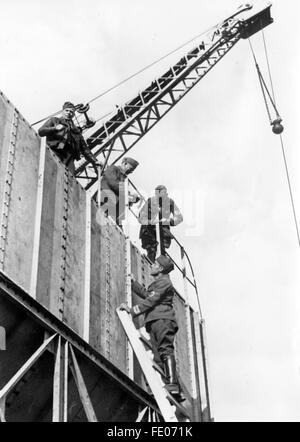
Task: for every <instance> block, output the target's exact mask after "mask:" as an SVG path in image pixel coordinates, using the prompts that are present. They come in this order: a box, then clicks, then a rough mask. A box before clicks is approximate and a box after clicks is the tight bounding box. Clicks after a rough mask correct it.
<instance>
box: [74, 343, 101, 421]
mask: <svg viewBox="0 0 300 442" xmlns="http://www.w3.org/2000/svg"><path fill="white" fill-rule="evenodd" d="M70 351H71V357H72V363H71V370H72V374H73V376H74V379H75V382H76V385H77V388H78V393H79V396H80V399H81V403H82V405H83V408H84V411H85V414H86V417H87V418H88V421H89V422H98V420H97V417H96V414H95V411H94V408H93V405H92V401H91V399H90V397H89V394H88V391H87V388H86V386H85V383H84V379H83V376H82V374H81V371H80V368H79V365H78V362H77V359H76V356H75V353H74V351H73V348H72V346H71V345H70Z"/></svg>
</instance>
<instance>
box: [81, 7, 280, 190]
mask: <svg viewBox="0 0 300 442" xmlns="http://www.w3.org/2000/svg"><path fill="white" fill-rule="evenodd" d="M247 9H249V7H246V9H244V10H247ZM240 12H243V11H240ZM258 21H260V22H261V27H264V26H266V25H267V24H269V23H271V22H272V19H271V17H270V6H269V7H268V8H265V9H264V10H263V12H260V13H259V14H257V16H254V18H252V19H248V20H245V21H243V20H239V19H237V18H236V17H235V15H234V16H232V17H231V18H229V19H227V20H226V21H225V22H223V23H222V24H220V25H219V26H217V27H216V28H214V30H213V31H212V32H211V33H208V34H207V35H206V37H205V38H204V39H203V41H202V42H201V43H200V44H199V45H198V46H197V47H196V48H194V49H193V50H191V51H190V52H188V54H187V55H185V56H184V57H182V58H181V59H180V60H179V61H178V63H176V64H175V65H174V66H172V67H171V68H170V69H169V70H168V71H167V72H166V73H165V74H164V75H163V76H161V77H160V78H158V79H157V80H155V81H153V82H152V84H151V85H150V86H149V87H148V88H147V89H145V90H144V91H142V92H140V93H139V94H138V95H137V96H136V97H135V98H134V99H133V100H131V101H129V102H128V103H126V104H125V105H124V106H122V107H120V108H119V110H118V112H117V113H116V114H115V115H114V116H113V117H112V118H111V119H110V120H108V121H106V122H105V123H104V124H103V125H102V126H101V127H100V128H99V129H98V130H97V131H95V132H94V133H93V134H92V135H91V136H89V137H88V138H87V143H88V145H89V147H90V149H91V150H92V152H93V154H94V155H95V156H96V157H98V159H99V161H100V162H101V164H102V167H103V170H104V169H105V167H106V166H107V164H108V161H110V164H115V163H116V162H117V161H118V160H119V159H121V158H122V157H123V156H124V155H126V154H127V152H128V151H129V150H130V149H131V148H132V147H133V146H135V144H136V143H137V142H138V141H139V140H140V139H141V138H142V137H143V136H144V135H145V134H146V133H148V132H149V130H150V129H152V128H153V127H154V126H155V125H156V124H157V123H158V122H159V121H160V120H161V118H162V117H164V116H165V115H166V114H167V113H168V112H169V111H170V110H171V109H172V108H173V107H174V106H175V105H176V104H177V103H178V102H179V101H180V100H181V99H182V98H183V97H184V96H185V95H186V94H187V93H188V92H189V91H190V90H192V88H193V87H194V86H195V85H196V84H197V83H198V82H199V81H200V80H201V79H202V78H203V77H204V76H205V75H206V74H207V73H208V72H209V71H210V70H211V69H212V68H213V67H214V66H215V65H216V64H217V63H218V62H219V61H220V60H221V59H222V58H223V57H224V56H225V55H226V54H227V53H228V52H229V51H230V50H231V49H232V48H233V46H234V45H235V44H236V43H237V42H238V41H239V40H240V39H241V38H245V37H247V36H249V35H250V34H251V32H253V31H252V30H253V28H254V27H258V25H257V22H258ZM255 29H256V28H255ZM257 30H258V29H257ZM99 146H100V147H99ZM88 166H89V163H88V162H86V161H84V162H83V163H82V164H81V165H80V166H79V167H78V169H77V171H76V176H77V178H78V179H79V180H80V181H81V182H82V185H83V186H84V187H85V188H86V189H89V188H90V187H91V186H93V185H94V184H95V183H96V181H97V177H96V175H95V173H94V172H93V170H92V169H90V168H89V167H88Z"/></svg>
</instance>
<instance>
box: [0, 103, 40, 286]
mask: <svg viewBox="0 0 300 442" xmlns="http://www.w3.org/2000/svg"><path fill="white" fill-rule="evenodd" d="M0 103H1V119H0V125H1V126H0V130H1V138H0V140H1V148H0V155H1V178H0V181H1V187H0V192H1V193H0V195H1V196H0V198H1V199H0V204H1V208H0V210H1V212H0V216H1V231H2V239H1V243H2V245H1V247H2V250H1V256H2V258H1V261H2V262H1V268H2V270H4V271H5V273H6V274H7V275H8V276H9V277H10V278H12V279H13V280H14V281H15V282H16V283H18V284H20V285H21V286H22V287H23V288H24V289H26V290H29V289H30V280H31V268H32V259H33V239H34V228H35V211H36V202H37V189H38V166H39V155H40V139H39V137H38V135H37V134H36V133H35V132H34V130H32V128H31V127H30V126H29V124H28V123H27V122H26V121H25V120H24V119H23V117H22V116H21V115H20V114H19V112H18V111H17V110H16V109H15V108H14V107H13V106H12V105H11V103H9V102H8V101H7V100H6V99H5V97H4V96H3V95H0Z"/></svg>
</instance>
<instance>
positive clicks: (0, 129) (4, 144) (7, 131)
mask: <svg viewBox="0 0 300 442" xmlns="http://www.w3.org/2000/svg"><path fill="white" fill-rule="evenodd" d="M14 111H15V109H14V107H13V105H12V104H11V103H9V101H8V100H7V99H6V97H5V96H4V95H3V94H2V92H0V204H1V206H0V207H1V209H2V205H3V189H4V182H5V174H6V169H7V156H8V150H9V143H10V135H11V125H12V121H13V116H14Z"/></svg>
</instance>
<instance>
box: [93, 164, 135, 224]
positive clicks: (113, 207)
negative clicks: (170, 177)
mask: <svg viewBox="0 0 300 442" xmlns="http://www.w3.org/2000/svg"><path fill="white" fill-rule="evenodd" d="M138 165H139V163H138V161H136V160H134V159H133V158H129V157H126V158H123V159H122V162H121V164H120V165H119V166H116V165H114V164H113V165H111V166H108V167H107V168H106V169H105V171H104V173H103V175H102V180H101V206H102V209H103V210H104V211H105V213H106V215H109V216H110V217H111V218H112V219H113V220H114V221H115V222H116V223H117V224H118V225H119V226H120V227H121V226H122V221H123V219H124V213H125V194H124V181H125V178H126V177H127V176H128V175H130V174H131V173H132V172H133V171H134V170H135V169H136V167H137V166H138ZM138 201H139V197H138V195H137V194H135V193H133V192H131V193H130V194H129V202H130V203H132V204H134V203H136V202H138Z"/></svg>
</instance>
